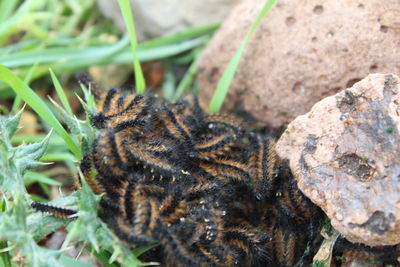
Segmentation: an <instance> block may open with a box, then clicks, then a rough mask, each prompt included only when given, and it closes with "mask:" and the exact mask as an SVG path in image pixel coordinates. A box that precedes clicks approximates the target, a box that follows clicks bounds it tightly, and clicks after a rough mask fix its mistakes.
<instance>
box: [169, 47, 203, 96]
mask: <svg viewBox="0 0 400 267" xmlns="http://www.w3.org/2000/svg"><path fill="white" fill-rule="evenodd" d="M194 54H195V55H194V60H193V62H192V64H190V66H189V69H188V70H187V71H186V73H185V75H184V76H183V78H182V80H181V82H180V83H179V85H178V88H177V89H176V91H175V95H174V98H173V100H175V101H176V100H178V99H179V98H180V97H181V96H182V95H183V93H184V92H185V91H186V89H187V88H188V87H189V86H190V85H191V84H192V82H193V80H194V77H195V76H196V73H197V63H198V61H199V58H200V57H199V54H200V49H197V50H195V51H194Z"/></svg>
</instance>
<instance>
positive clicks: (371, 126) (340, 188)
mask: <svg viewBox="0 0 400 267" xmlns="http://www.w3.org/2000/svg"><path fill="white" fill-rule="evenodd" d="M399 83H400V79H399V77H397V76H396V75H393V74H386V75H384V74H370V75H368V76H367V77H366V78H365V79H363V80H361V81H360V82H358V83H356V84H354V85H353V87H352V88H350V89H346V90H344V91H342V92H340V93H338V94H336V95H334V96H330V97H327V98H325V99H323V100H321V101H320V102H318V103H317V104H315V105H314V106H313V107H312V109H311V111H310V112H308V113H307V114H305V115H302V116H299V117H297V118H296V119H295V120H294V121H292V122H291V123H290V124H289V126H288V128H287V130H286V131H285V133H284V134H283V135H282V136H281V138H280V139H279V141H278V143H277V153H278V155H279V156H280V157H282V158H283V159H287V160H289V164H290V168H291V170H292V172H293V173H294V176H295V177H296V179H297V182H298V185H299V188H300V189H301V190H302V191H303V193H304V194H305V195H306V196H308V197H309V198H310V199H311V200H312V201H313V202H314V203H315V204H317V205H318V206H320V207H321V208H322V209H323V210H324V211H325V213H326V214H327V215H328V217H329V218H330V219H331V223H332V226H333V227H334V228H336V229H337V230H338V231H339V232H340V233H341V234H343V235H344V236H345V237H346V238H347V239H348V240H349V241H351V242H360V243H364V244H367V245H369V246H381V245H394V244H397V243H400V158H399V155H400V86H399Z"/></svg>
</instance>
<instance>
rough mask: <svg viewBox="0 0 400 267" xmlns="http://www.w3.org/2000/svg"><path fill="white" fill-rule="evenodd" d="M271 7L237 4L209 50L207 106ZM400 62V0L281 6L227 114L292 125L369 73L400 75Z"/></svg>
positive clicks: (252, 0) (245, 67)
mask: <svg viewBox="0 0 400 267" xmlns="http://www.w3.org/2000/svg"><path fill="white" fill-rule="evenodd" d="M264 2H265V1H264V0H245V1H243V2H242V3H240V4H239V5H238V6H237V7H235V9H234V10H233V11H232V12H231V14H230V15H229V17H228V18H227V19H226V20H225V21H224V23H223V25H222V26H221V28H220V29H219V30H218V31H217V33H216V34H215V35H214V37H213V38H212V40H211V41H210V43H209V44H208V46H207V47H206V49H205V50H204V52H203V53H202V55H201V59H200V61H199V75H198V81H199V85H200V86H199V87H200V88H201V96H202V98H203V99H204V100H205V101H206V103H208V101H209V100H210V99H211V96H212V95H213V93H214V89H215V87H216V85H217V83H218V80H219V78H220V77H221V75H222V73H223V72H224V70H225V68H226V66H227V64H228V62H229V61H230V59H231V58H232V56H233V55H234V53H235V51H236V49H237V48H238V47H239V45H240V42H241V41H242V40H243V38H244V36H245V35H246V34H247V32H248V30H249V28H250V25H251V24H252V22H253V21H254V19H255V18H256V16H257V14H258V12H259V10H260V8H261V6H262V5H263V4H264ZM399 58H400V1H397V0H388V1H381V0H369V1H359V0H326V1H319V0H309V1H301V2H299V1H296V0H281V1H277V2H276V4H275V5H274V6H273V7H272V8H271V10H270V12H269V13H268V14H267V15H266V17H265V19H264V20H263V21H262V23H261V24H260V26H259V28H258V29H257V31H256V32H255V33H254V35H253V37H252V39H251V40H250V42H249V44H248V46H247V47H246V50H245V52H244V54H243V56H242V58H241V61H240V64H239V66H238V69H237V71H236V74H235V78H234V80H233V83H232V85H231V87H230V90H229V94H228V96H227V99H226V102H225V105H224V109H225V110H236V111H237V110H238V108H239V107H240V109H242V110H245V111H248V112H250V113H251V114H252V115H253V116H254V117H256V119H257V120H259V122H261V125H262V126H265V125H267V126H269V127H272V128H280V127H283V128H284V127H286V126H287V124H288V123H289V122H290V121H292V120H293V119H294V118H295V117H296V116H298V115H301V114H304V113H306V112H307V111H308V110H310V108H311V107H312V106H313V105H314V104H315V103H316V102H318V101H319V100H321V99H322V98H324V97H326V96H329V95H334V94H335V93H337V92H339V91H341V90H343V89H345V88H347V87H351V86H352V85H353V84H354V83H355V82H356V81H359V80H360V79H361V78H363V77H365V76H366V75H368V74H369V73H377V72H382V73H389V72H390V73H396V74H400V60H398V59H399Z"/></svg>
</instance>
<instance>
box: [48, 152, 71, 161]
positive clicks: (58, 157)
mask: <svg viewBox="0 0 400 267" xmlns="http://www.w3.org/2000/svg"><path fill="white" fill-rule="evenodd" d="M40 160H41V161H47V162H52V161H68V160H69V161H73V160H74V156H73V155H71V154H70V153H68V152H54V153H46V154H44V155H43V156H42V157H41V158H40Z"/></svg>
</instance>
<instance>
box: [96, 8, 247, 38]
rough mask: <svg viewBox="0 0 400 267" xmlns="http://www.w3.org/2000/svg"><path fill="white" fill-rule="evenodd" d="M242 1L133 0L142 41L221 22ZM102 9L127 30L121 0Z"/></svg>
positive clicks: (138, 33) (137, 26)
mask: <svg viewBox="0 0 400 267" xmlns="http://www.w3.org/2000/svg"><path fill="white" fill-rule="evenodd" d="M240 1H241V0H202V1H198V0H185V1H181V0H168V1H159V0H131V7H132V11H133V14H134V17H135V27H136V31H137V32H136V34H137V36H138V39H139V41H143V40H147V39H152V38H155V37H160V36H165V35H170V34H173V33H177V32H180V31H183V30H186V29H190V28H194V27H200V26H206V25H209V24H212V23H217V22H221V21H222V20H223V19H224V18H225V17H226V15H227V14H228V13H229V11H230V10H231V9H232V8H233V7H234V6H235V5H236V4H237V3H239V2H240ZM98 4H99V8H100V10H101V11H102V12H103V14H104V15H105V16H107V17H109V18H111V19H112V20H113V21H114V23H115V24H116V25H117V26H118V28H120V29H121V31H124V30H125V24H124V20H123V18H122V15H121V11H120V9H119V6H118V2H117V1H110V0H99V2H98Z"/></svg>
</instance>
